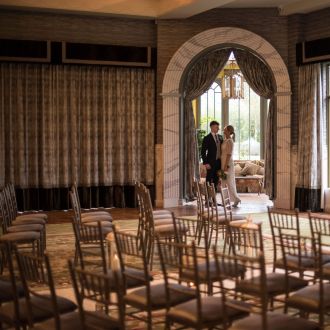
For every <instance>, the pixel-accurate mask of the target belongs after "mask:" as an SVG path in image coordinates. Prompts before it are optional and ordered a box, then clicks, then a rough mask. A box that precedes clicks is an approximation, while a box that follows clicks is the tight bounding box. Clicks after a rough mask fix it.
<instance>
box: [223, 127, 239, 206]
mask: <svg viewBox="0 0 330 330" xmlns="http://www.w3.org/2000/svg"><path fill="white" fill-rule="evenodd" d="M223 133H224V136H225V140H224V141H223V143H222V144H221V169H222V171H223V172H224V173H225V174H226V179H225V180H221V181H222V182H221V184H227V186H228V190H229V194H230V199H231V200H232V201H234V204H233V207H237V206H238V204H239V203H240V202H241V200H240V198H239V197H238V195H237V191H236V182H235V171H234V161H233V152H234V141H235V131H234V127H233V126H231V125H228V126H226V127H225V128H224V130H223Z"/></svg>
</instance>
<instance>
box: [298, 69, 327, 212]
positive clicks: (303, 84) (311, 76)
mask: <svg viewBox="0 0 330 330" xmlns="http://www.w3.org/2000/svg"><path fill="white" fill-rule="evenodd" d="M321 68H322V67H321V64H319V63H318V64H311V65H305V66H301V67H299V72H298V74H299V84H298V86H299V90H298V106H299V143H298V158H297V168H298V180H297V185H296V192H295V207H297V208H299V209H300V210H301V211H306V210H312V211H319V210H320V209H321V207H323V205H322V196H323V188H324V183H325V184H327V182H324V181H326V180H324V179H325V178H326V174H327V148H326V106H325V102H324V101H325V99H324V98H325V96H324V95H325V86H324V84H323V81H324V80H323V79H322V70H321Z"/></svg>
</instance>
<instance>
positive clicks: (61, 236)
mask: <svg viewBox="0 0 330 330" xmlns="http://www.w3.org/2000/svg"><path fill="white" fill-rule="evenodd" d="M249 216H250V217H251V218H252V219H253V220H255V221H258V222H259V221H261V222H262V231H263V236H264V238H265V240H264V245H265V253H266V260H267V263H268V264H271V263H272V262H273V246H272V242H271V231H270V226H269V220H268V214H267V213H255V214H249ZM182 218H188V219H196V217H195V216H182ZM114 224H115V225H116V226H118V227H119V228H120V229H121V230H128V231H130V232H132V233H134V232H136V229H137V224H138V220H119V221H115V222H114ZM300 226H301V233H302V235H308V236H309V234H310V230H309V223H308V219H306V218H301V219H300ZM74 251H75V246H74V235H73V229H72V225H71V224H68V223H64V224H48V225H47V253H48V255H49V257H50V260H51V265H52V269H53V274H54V279H55V284H56V286H57V287H66V286H69V285H70V277H69V273H68V267H67V260H68V259H70V258H71V259H72V258H73V257H74ZM153 271H154V273H158V272H160V269H159V264H158V263H157V260H155V266H154V269H153Z"/></svg>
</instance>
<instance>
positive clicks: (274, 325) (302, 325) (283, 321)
mask: <svg viewBox="0 0 330 330" xmlns="http://www.w3.org/2000/svg"><path fill="white" fill-rule="evenodd" d="M267 326H268V327H267V330H284V329H290V330H318V329H320V327H319V325H318V324H317V323H315V322H312V321H308V320H306V319H302V318H297V317H294V316H290V315H288V314H280V313H274V312H268V313H267ZM229 329H230V330H261V329H263V327H262V318H261V315H256V314H251V315H250V316H248V317H245V318H244V319H241V320H239V321H236V322H234V323H233V324H232V326H231V327H230V328H229Z"/></svg>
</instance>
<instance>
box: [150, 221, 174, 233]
mask: <svg viewBox="0 0 330 330" xmlns="http://www.w3.org/2000/svg"><path fill="white" fill-rule="evenodd" d="M154 231H155V234H156V235H160V236H173V235H174V233H175V230H174V226H173V223H172V224H167V225H158V226H155V227H154Z"/></svg>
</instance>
